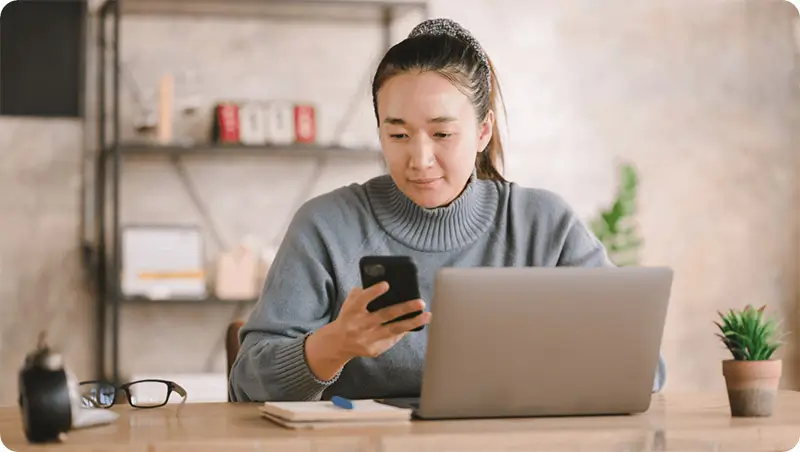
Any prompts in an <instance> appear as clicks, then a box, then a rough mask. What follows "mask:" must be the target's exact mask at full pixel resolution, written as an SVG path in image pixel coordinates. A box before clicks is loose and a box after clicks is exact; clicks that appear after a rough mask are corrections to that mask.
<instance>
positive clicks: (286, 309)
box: [229, 175, 665, 401]
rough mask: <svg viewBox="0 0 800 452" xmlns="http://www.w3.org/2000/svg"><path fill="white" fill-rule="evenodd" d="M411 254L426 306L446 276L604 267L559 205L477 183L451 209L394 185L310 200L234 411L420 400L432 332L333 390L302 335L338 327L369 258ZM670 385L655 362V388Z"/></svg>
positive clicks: (356, 187)
mask: <svg viewBox="0 0 800 452" xmlns="http://www.w3.org/2000/svg"><path fill="white" fill-rule="evenodd" d="M370 254H371V255H375V254H378V255H387V254H393V255H409V256H411V257H413V259H414V260H415V261H416V264H417V266H418V267H419V278H420V281H419V283H420V289H421V294H422V298H423V299H424V300H425V302H426V303H427V304H428V305H429V306H430V305H431V304H432V300H431V296H432V293H433V292H432V291H433V278H434V275H435V274H436V270H437V269H438V268H440V267H445V266H462V267H463V266H473V267H477V266H484V267H499V266H506V267H509V266H513V267H522V266H605V265H611V264H610V263H609V261H608V259H607V256H606V252H605V250H604V248H603V246H602V245H601V244H600V243H599V241H598V240H597V239H596V238H595V237H594V236H593V235H592V234H591V233H590V232H589V231H588V230H587V229H586V228H585V226H584V224H583V223H582V222H581V221H580V220H579V219H578V217H577V216H576V215H575V213H573V211H572V210H571V209H570V207H569V206H568V205H567V204H566V203H565V202H564V201H563V200H562V199H561V198H560V197H559V196H557V195H555V194H553V193H551V192H549V191H546V190H543V189H533V188H524V187H521V186H519V185H516V184H514V183H509V182H495V181H483V180H476V179H474V175H473V179H472V181H471V182H470V184H469V185H468V186H467V188H466V190H465V191H464V192H463V193H462V194H461V196H460V197H459V198H458V199H456V200H455V201H454V202H453V203H451V204H450V205H449V206H447V207H443V208H438V209H424V208H421V207H419V206H418V205H416V204H414V203H413V202H412V201H411V200H410V199H409V198H408V197H406V196H405V195H404V194H403V193H402V192H401V191H400V190H399V189H398V188H397V186H396V185H395V184H394V182H393V181H392V179H391V178H390V177H389V176H388V175H384V176H379V177H376V178H374V179H371V180H369V181H367V182H366V183H364V184H352V185H349V186H346V187H342V188H339V189H337V190H334V191H332V192H330V193H327V194H324V195H321V196H318V197H316V198H314V199H312V200H310V201H308V202H306V203H305V204H304V205H303V206H302V207H301V208H300V209H299V210H298V211H297V213H296V214H295V216H294V218H293V220H292V223H291V226H290V227H289V229H288V232H287V234H286V236H285V238H284V240H283V242H282V244H281V246H280V248H279V250H278V253H277V255H276V257H275V260H274V261H273V263H272V266H271V268H270V271H269V275H268V276H267V281H266V283H265V285H264V289H263V293H262V296H261V300H260V301H259V302H258V304H257V305H256V307H255V309H254V311H253V312H252V314H251V316H250V318H249V319H248V321H247V322H246V323H245V325H244V326H243V327H242V329H241V331H240V336H239V338H240V341H241V348H240V351H239V355H238V357H237V359H236V362H235V363H234V365H233V369H232V371H231V374H230V388H229V389H230V396H231V400H233V401H267V400H269V401H279V400H315V399H320V398H323V399H327V398H329V397H330V396H331V395H332V394H336V395H340V396H343V397H348V398H353V399H359V398H377V397H393V396H401V397H408V396H413V395H418V394H419V391H420V385H421V376H422V369H423V362H424V358H425V346H426V340H427V334H411V335H408V336H406V337H405V338H404V339H403V340H402V341H400V342H399V343H397V344H396V345H394V346H393V347H392V348H390V349H389V350H388V351H386V352H385V353H384V354H382V355H381V356H379V357H377V358H356V359H354V360H352V361H350V362H349V363H348V364H347V365H346V366H345V367H344V369H343V370H342V371H341V372H340V374H339V375H337V376H336V377H335V378H334V379H333V380H331V381H320V380H318V379H317V378H315V376H314V375H313V374H312V373H311V371H310V370H309V367H308V365H307V363H306V360H305V353H304V344H305V339H306V337H307V336H308V335H309V334H310V333H312V332H314V331H315V330H317V329H318V328H320V327H321V326H323V325H324V324H326V323H328V322H330V321H332V320H333V319H335V318H336V316H337V314H338V312H339V308H340V307H341V305H342V303H343V302H344V300H345V298H346V297H347V294H348V293H349V292H350V290H351V289H352V288H353V287H356V286H360V275H359V270H358V260H359V259H360V258H361V257H362V256H364V255H370ZM664 379H665V367H664V361H663V359H662V358H661V357H659V362H658V368H657V371H656V378H655V381H654V383H653V390H654V391H659V390H660V389H661V387H662V386H663V383H664Z"/></svg>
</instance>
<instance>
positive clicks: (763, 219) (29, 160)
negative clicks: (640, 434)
mask: <svg viewBox="0 0 800 452" xmlns="http://www.w3.org/2000/svg"><path fill="white" fill-rule="evenodd" d="M431 13H432V15H436V16H439V15H441V16H450V17H452V18H454V19H456V20H458V21H460V22H462V23H463V24H464V25H465V26H467V27H469V28H470V29H472V30H473V32H474V33H475V34H476V35H477V36H478V38H479V39H480V40H481V41H482V42H483V44H484V46H485V47H486V48H487V50H488V52H489V53H490V56H491V57H492V58H493V60H494V62H495V64H496V66H497V68H498V71H499V73H500V78H501V83H503V89H504V94H505V96H506V102H507V110H508V115H509V121H510V122H509V128H508V131H507V138H508V139H507V149H508V171H507V175H508V176H509V177H510V178H511V179H513V180H516V181H517V182H519V183H521V184H525V185H533V186H541V187H546V188H550V189H553V190H556V191H558V192H559V193H561V194H562V195H563V196H565V197H566V198H567V200H568V201H570V202H571V203H572V204H573V205H574V206H575V208H576V209H577V210H578V212H579V213H580V214H581V215H582V216H584V217H590V216H592V215H593V214H594V213H595V212H596V210H597V209H598V208H600V207H601V206H603V205H605V204H606V203H608V202H609V201H610V200H611V199H612V196H613V192H614V188H615V187H614V184H615V177H616V166H615V165H616V164H618V163H619V162H622V161H629V162H632V163H634V164H635V165H637V167H638V168H639V170H640V177H641V180H642V181H641V199H640V209H641V213H640V217H639V222H640V226H641V229H642V233H643V236H644V239H645V243H646V246H645V249H644V253H643V255H644V262H645V263H646V264H658V265H671V266H673V267H674V269H675V270H676V279H675V285H674V291H673V298H672V304H671V307H670V311H669V318H668V324H667V327H666V331H665V334H664V353H665V355H666V358H667V361H668V366H669V376H668V385H667V390H668V391H681V390H719V389H721V388H723V387H724V386H723V385H724V382H723V380H722V377H721V373H720V360H721V359H724V358H725V357H726V354H725V351H724V350H722V348H721V347H720V345H719V344H718V342H717V341H716V339H715V337H714V330H713V328H712V324H711V321H712V320H714V318H715V315H716V310H718V309H726V308H728V307H741V306H743V305H744V304H747V303H752V304H757V305H761V304H767V305H768V306H769V309H770V311H771V312H773V313H775V314H777V315H780V316H783V317H784V318H785V322H786V324H787V326H788V327H789V328H792V329H795V330H796V329H797V327H798V325H797V319H798V312H797V306H798V305H797V274H798V270H800V268H798V259H797V256H798V249H799V248H798V243H797V242H798V240H797V239H798V219H797V215H796V214H795V209H794V206H796V205H797V201H798V200H797V193H798V192H797V187H796V184H797V171H796V168H797V162H796V150H795V149H794V146H793V143H797V142H798V138H800V136H798V135H800V132H798V131H800V127H797V119H798V118H797V114H796V113H795V111H796V110H797V109H798V107H800V98H798V92H797V86H798V83H797V81H798V79H797V77H796V73H795V69H794V64H795V63H794V58H795V48H794V46H793V41H792V28H791V27H792V20H793V19H794V18H795V17H796V15H797V12H796V10H794V9H793V8H792V7H791V6H790V5H788V4H787V3H785V2H779V1H761V0H759V1H756V0H751V1H749V2H745V1H741V2H739V1H723V2H720V1H711V0H708V1H700V0H693V1H677V2H676V1H674V0H670V1H667V0H648V1H645V2H637V4H636V5H633V6H632V5H631V4H630V2H601V3H598V2H583V1H577V0H569V1H560V2H543V1H537V2H530V3H527V4H525V5H524V6H523V3H520V2H512V1H494V2H488V1H482V0H472V1H466V2H459V3H458V4H457V5H456V3H450V2H445V1H439V0H435V1H433V2H432V3H431ZM409 28H410V25H408V24H402V25H399V26H398V30H397V32H398V34H397V36H402V35H403V34H404V33H406V32H407V31H408V29H409ZM380 39H381V36H380V31H379V29H378V28H376V27H374V26H363V27H351V26H343V25H337V24H324V23H319V24H301V23H291V24H289V23H285V24H280V25H279V24H276V23H270V22H261V21H235V22H234V21H227V20H216V19H215V20H204V21H202V22H201V21H197V20H196V19H189V20H180V21H179V20H177V19H169V18H153V17H146V18H136V19H126V20H125V21H124V22H123V41H122V45H123V49H124V56H123V59H122V62H123V64H124V67H125V68H126V69H127V70H128V71H129V73H130V75H131V76H132V79H133V80H135V81H136V83H137V84H139V85H140V86H141V87H142V88H143V89H144V91H145V92H146V91H147V90H148V89H153V88H154V87H155V83H156V82H157V80H158V77H159V76H160V75H161V74H162V73H164V72H175V73H178V72H180V71H183V70H186V69H191V70H193V71H195V72H196V73H197V74H198V75H199V76H200V79H199V82H200V86H201V88H200V91H201V94H202V101H203V103H204V105H205V106H207V107H210V105H211V104H213V102H214V101H215V100H217V99H225V98H260V99H270V98H275V97H282V98H291V99H304V100H309V101H313V102H315V103H316V104H317V105H318V107H319V109H320V115H321V124H320V126H321V132H320V134H321V136H322V138H323V139H331V138H333V131H334V129H335V127H336V123H337V121H338V120H339V119H340V118H341V117H342V116H343V115H344V112H345V110H346V107H347V105H348V103H349V102H350V101H351V100H352V98H353V95H357V99H358V103H357V112H358V114H357V115H356V116H355V117H354V118H353V120H352V121H351V122H350V123H349V127H347V128H346V135H347V139H348V140H350V141H351V142H353V143H369V142H374V130H373V129H374V123H373V122H372V121H373V118H372V113H371V106H370V103H369V102H370V99H369V95H368V85H367V82H368V78H367V77H368V76H369V72H370V70H371V68H372V66H373V64H374V61H375V59H376V58H377V57H378V55H379V51H380V42H381V41H380ZM130 80H131V79H126V78H123V90H124V92H123V99H124V102H125V106H126V107H125V109H124V111H123V118H124V124H123V134H124V136H125V137H126V138H133V137H134V132H133V126H132V121H133V118H134V117H135V114H136V108H135V103H134V102H133V97H132V84H131V81H130ZM92 114H93V112H92ZM207 124H208V117H207V115H201V116H200V117H198V118H197V119H195V120H194V122H192V123H190V124H187V125H185V126H183V125H181V126H179V130H186V131H187V134H188V135H190V136H194V137H195V138H205V137H206V136H207V129H206V127H207ZM84 132H85V133H88V134H94V130H93V129H92V127H91V126H87V127H84V126H83V125H82V124H81V123H79V122H76V121H70V120H53V121H48V120H38V119H17V118H8V119H0V143H2V147H1V148H0V149H2V150H3V152H2V153H0V175H2V176H0V185H2V187H3V188H4V190H0V207H2V208H3V212H4V214H3V220H2V221H1V222H0V298H1V301H2V302H1V303H0V312H1V313H2V316H0V328H1V329H0V339H1V340H2V342H0V404H4V403H5V404H8V403H13V400H14V395H15V393H16V379H15V378H16V376H15V373H16V371H17V369H18V367H19V365H20V364H21V362H22V359H23V356H24V353H25V352H26V351H27V349H28V348H29V347H31V346H33V345H34V343H35V338H36V334H37V333H38V331H39V330H40V329H42V328H47V329H48V330H49V332H50V336H51V337H52V340H53V341H54V342H57V344H58V345H59V346H60V347H61V348H62V349H64V350H65V353H66V354H67V358H68V361H69V363H70V364H71V366H72V367H73V368H74V370H75V371H76V372H77V373H78V374H79V376H80V377H81V378H83V377H91V376H92V371H93V369H94V367H93V360H94V352H93V348H92V347H93V343H92V342H91V339H92V337H93V328H94V326H93V325H94V317H93V316H94V314H93V311H92V303H93V301H92V299H91V297H90V296H89V295H88V291H87V288H86V286H85V282H84V275H83V273H82V270H81V267H80V261H79V253H78V251H77V243H78V242H77V237H78V226H79V220H80V218H79V215H78V208H79V203H80V199H81V198H80V192H79V181H80V178H79V176H80V171H81V163H80V162H81V152H82V150H83V141H84V139H85V138H86V137H85V136H84ZM91 136H93V135H89V138H91ZM184 164H185V166H186V169H187V173H188V174H189V176H190V177H191V178H192V180H193V181H194V183H195V185H196V186H197V187H198V192H199V194H200V196H201V198H202V199H203V201H204V203H205V204H206V205H207V207H208V209H209V210H210V212H211V213H212V214H213V218H214V222H215V227H216V228H218V229H219V231H220V234H221V236H222V237H223V241H224V242H226V244H233V243H236V241H238V240H239V239H240V238H241V237H242V236H244V235H246V234H257V235H259V236H261V237H263V238H264V239H265V240H272V239H274V238H279V237H280V234H281V231H282V229H283V228H284V227H285V224H286V221H287V219H288V217H289V216H290V215H291V213H292V212H293V209H294V208H296V203H295V201H296V200H295V199H294V198H295V197H296V196H297V195H298V193H302V189H303V188H304V187H306V185H305V184H306V182H308V179H309V178H310V177H311V176H312V175H313V174H314V164H315V163H314V162H313V161H312V160H310V159H301V158H272V159H266V158H261V157H258V158H236V159H225V158H213V159H212V158H192V159H187V160H186V161H184ZM380 170H381V169H380V166H379V165H377V164H376V163H374V162H360V161H357V160H347V161H344V160H343V161H335V162H329V163H328V166H326V167H325V170H324V171H323V173H322V176H320V177H319V178H316V179H315V181H314V182H315V183H314V185H313V186H312V187H311V189H310V191H308V192H307V193H306V195H307V196H313V195H314V194H316V193H320V192H323V191H327V190H330V189H332V188H334V187H337V186H339V185H342V184H346V183H349V182H353V181H363V180H365V179H367V178H369V177H371V176H373V175H375V174H378V173H379V172H380ZM122 196H123V200H124V205H125V207H124V209H123V211H122V219H123V221H135V222H154V221H155V222H169V221H179V222H186V221H197V222H202V219H201V217H200V216H199V215H198V213H197V210H196V209H195V207H194V206H193V205H192V203H191V201H190V199H189V198H188V196H187V193H186V191H185V190H184V187H183V186H182V185H181V183H180V180H179V179H178V177H177V175H176V173H175V170H174V168H173V167H171V166H170V165H169V163H168V162H167V161H166V160H159V159H147V160H145V159H137V160H135V161H134V160H131V161H129V162H128V163H126V164H125V166H124V185H123V191H122ZM205 226H208V225H205ZM207 245H208V246H209V252H210V254H212V255H213V253H215V252H216V251H217V248H218V247H217V244H216V243H215V242H214V240H211V238H210V236H209V240H208V241H207ZM242 314H243V312H241V311H237V310H236V309H235V308H234V307H228V306H206V307H200V306H197V307H193V306H142V305H137V306H129V307H126V308H125V309H124V310H123V323H122V324H123V328H122V337H121V338H122V355H121V358H122V363H123V366H122V370H123V372H124V373H125V374H126V375H130V374H134V373H175V372H221V371H222V370H223V369H224V354H223V351H222V348H221V339H222V334H223V332H224V328H225V326H226V324H227V323H228V322H229V321H230V320H231V319H232V318H235V317H237V316H240V315H242ZM795 337H796V335H795ZM17 340H19V341H20V345H18V344H17V343H16V341H17ZM794 340H795V338H792V341H794ZM12 341H13V342H15V343H13V344H12ZM790 345H792V346H791V347H789V348H787V349H786V350H784V352H785V355H786V357H787V359H788V360H789V362H788V363H787V369H786V371H787V374H788V375H787V377H786V378H785V379H784V384H785V385H786V386H790V387H796V386H797V385H798V381H797V378H796V377H795V375H796V374H797V372H796V371H797V360H796V358H795V353H794V350H793V349H794V347H793V343H792V344H790ZM223 397H224V395H223Z"/></svg>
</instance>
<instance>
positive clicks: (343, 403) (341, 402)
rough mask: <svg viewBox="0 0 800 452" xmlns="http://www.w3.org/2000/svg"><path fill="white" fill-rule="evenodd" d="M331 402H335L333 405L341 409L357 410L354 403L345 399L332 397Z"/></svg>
mask: <svg viewBox="0 0 800 452" xmlns="http://www.w3.org/2000/svg"><path fill="white" fill-rule="evenodd" d="M331 402H333V404H334V405H336V406H338V407H339V408H344V409H345V410H352V409H353V408H355V406H353V402H352V401H350V400H347V399H345V398H344V397H339V396H333V397H331Z"/></svg>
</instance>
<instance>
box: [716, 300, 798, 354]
mask: <svg viewBox="0 0 800 452" xmlns="http://www.w3.org/2000/svg"><path fill="white" fill-rule="evenodd" d="M765 307H766V306H762V307H760V308H758V309H755V308H754V307H752V306H751V305H747V306H746V307H745V308H744V309H743V310H733V309H730V310H728V312H727V313H725V314H723V313H722V312H719V311H717V314H719V317H720V320H721V322H722V323H720V322H714V323H715V324H716V325H717V327H719V330H720V332H719V333H716V335H717V337H719V338H720V340H722V343H723V344H725V346H726V347H727V348H728V350H729V351H730V352H731V354H732V355H733V358H734V359H736V360H738V361H766V360H768V359H770V358H771V357H772V354H773V353H775V351H776V350H777V349H778V348H780V346H781V345H783V337H784V336H785V335H784V334H780V333H779V331H778V325H779V322H778V321H776V320H775V319H773V318H767V317H766V316H765V315H764V308H765Z"/></svg>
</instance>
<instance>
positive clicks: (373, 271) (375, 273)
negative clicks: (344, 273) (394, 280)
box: [367, 264, 384, 278]
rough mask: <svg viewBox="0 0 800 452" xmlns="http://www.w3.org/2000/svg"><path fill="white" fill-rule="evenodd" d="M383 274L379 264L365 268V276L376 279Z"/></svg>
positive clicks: (381, 266)
mask: <svg viewBox="0 0 800 452" xmlns="http://www.w3.org/2000/svg"><path fill="white" fill-rule="evenodd" d="M383 273H384V269H383V265H381V264H375V265H370V266H369V267H367V274H368V275H369V276H372V277H375V278H377V277H379V276H383Z"/></svg>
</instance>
